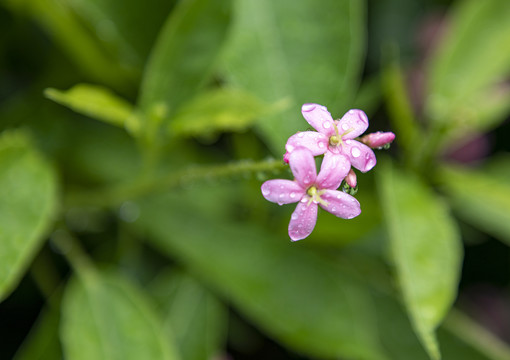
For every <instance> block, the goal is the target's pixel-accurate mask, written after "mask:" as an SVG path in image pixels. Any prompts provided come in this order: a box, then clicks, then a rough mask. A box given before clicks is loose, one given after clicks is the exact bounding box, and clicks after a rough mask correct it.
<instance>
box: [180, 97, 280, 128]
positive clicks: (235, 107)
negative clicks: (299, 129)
mask: <svg viewBox="0 0 510 360" xmlns="http://www.w3.org/2000/svg"><path fill="white" fill-rule="evenodd" d="M274 108H275V106H274V105H273V106H269V105H267V104H265V103H263V102H262V101H260V100H259V99H257V98H256V97H255V96H253V95H251V94H249V93H247V92H244V91H242V90H234V89H215V90H210V91H208V92H205V93H203V94H201V95H199V96H197V97H196V98H194V99H193V100H191V101H190V102H188V103H186V104H184V105H183V106H182V107H181V108H180V109H179V111H178V112H177V113H176V114H175V118H174V119H173V120H172V122H171V123H170V129H171V132H172V133H173V134H175V135H177V136H199V137H208V136H211V135H215V134H216V133H218V132H222V131H233V132H241V131H243V130H246V129H247V128H248V127H249V126H251V125H252V124H253V123H254V122H255V120H256V119H257V118H258V117H260V116H262V115H265V114H267V113H269V112H271V111H273V112H274Z"/></svg>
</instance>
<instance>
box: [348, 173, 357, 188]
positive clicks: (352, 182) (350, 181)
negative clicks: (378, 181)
mask: <svg viewBox="0 0 510 360" xmlns="http://www.w3.org/2000/svg"><path fill="white" fill-rule="evenodd" d="M345 182H346V183H347V185H349V186H350V187H351V188H355V187H356V184H357V183H358V180H357V179H356V173H355V172H354V170H352V168H351V170H349V173H348V174H347V176H346V177H345Z"/></svg>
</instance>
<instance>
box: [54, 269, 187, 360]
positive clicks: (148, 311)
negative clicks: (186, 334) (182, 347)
mask: <svg viewBox="0 0 510 360" xmlns="http://www.w3.org/2000/svg"><path fill="white" fill-rule="evenodd" d="M81 275H82V276H80V277H79V278H74V279H73V280H72V281H71V282H70V284H69V285H68V287H67V289H66V292H65V295H64V299H63V304H62V320H61V327H60V338H61V341H62V344H63V350H64V355H65V357H66V358H69V359H74V360H89V359H90V360H97V359H110V360H116V359H119V360H120V359H122V360H129V359H133V360H134V359H137V360H138V359H154V360H158V359H165V360H173V359H179V357H178V356H177V354H176V352H175V348H174V347H173V345H172V344H173V342H172V341H171V340H172V339H171V338H170V337H169V336H164V334H163V327H162V324H160V323H159V322H158V319H157V317H156V314H155V313H154V312H153V311H152V308H151V307H150V305H149V303H148V301H147V299H146V298H145V296H144V294H143V293H142V292H141V291H140V290H138V289H137V288H136V287H134V286H133V285H132V284H130V283H128V282H127V281H126V280H124V279H123V278H121V277H120V276H118V275H114V274H110V273H106V272H103V273H99V274H95V273H86V274H81Z"/></svg>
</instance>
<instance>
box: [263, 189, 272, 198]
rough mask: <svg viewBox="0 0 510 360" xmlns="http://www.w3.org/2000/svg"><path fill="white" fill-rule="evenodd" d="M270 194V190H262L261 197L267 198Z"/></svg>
mask: <svg viewBox="0 0 510 360" xmlns="http://www.w3.org/2000/svg"><path fill="white" fill-rule="evenodd" d="M269 194H271V190H269V189H268V188H267V187H264V188H262V195H264V196H267V195H269Z"/></svg>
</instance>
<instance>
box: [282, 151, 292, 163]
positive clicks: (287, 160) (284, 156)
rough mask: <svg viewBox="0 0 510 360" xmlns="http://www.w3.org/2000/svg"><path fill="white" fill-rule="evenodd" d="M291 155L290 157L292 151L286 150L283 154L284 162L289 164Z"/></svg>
mask: <svg viewBox="0 0 510 360" xmlns="http://www.w3.org/2000/svg"><path fill="white" fill-rule="evenodd" d="M289 157H290V152H288V151H287V152H286V153H285V154H283V162H284V163H286V164H288V163H289Z"/></svg>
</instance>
